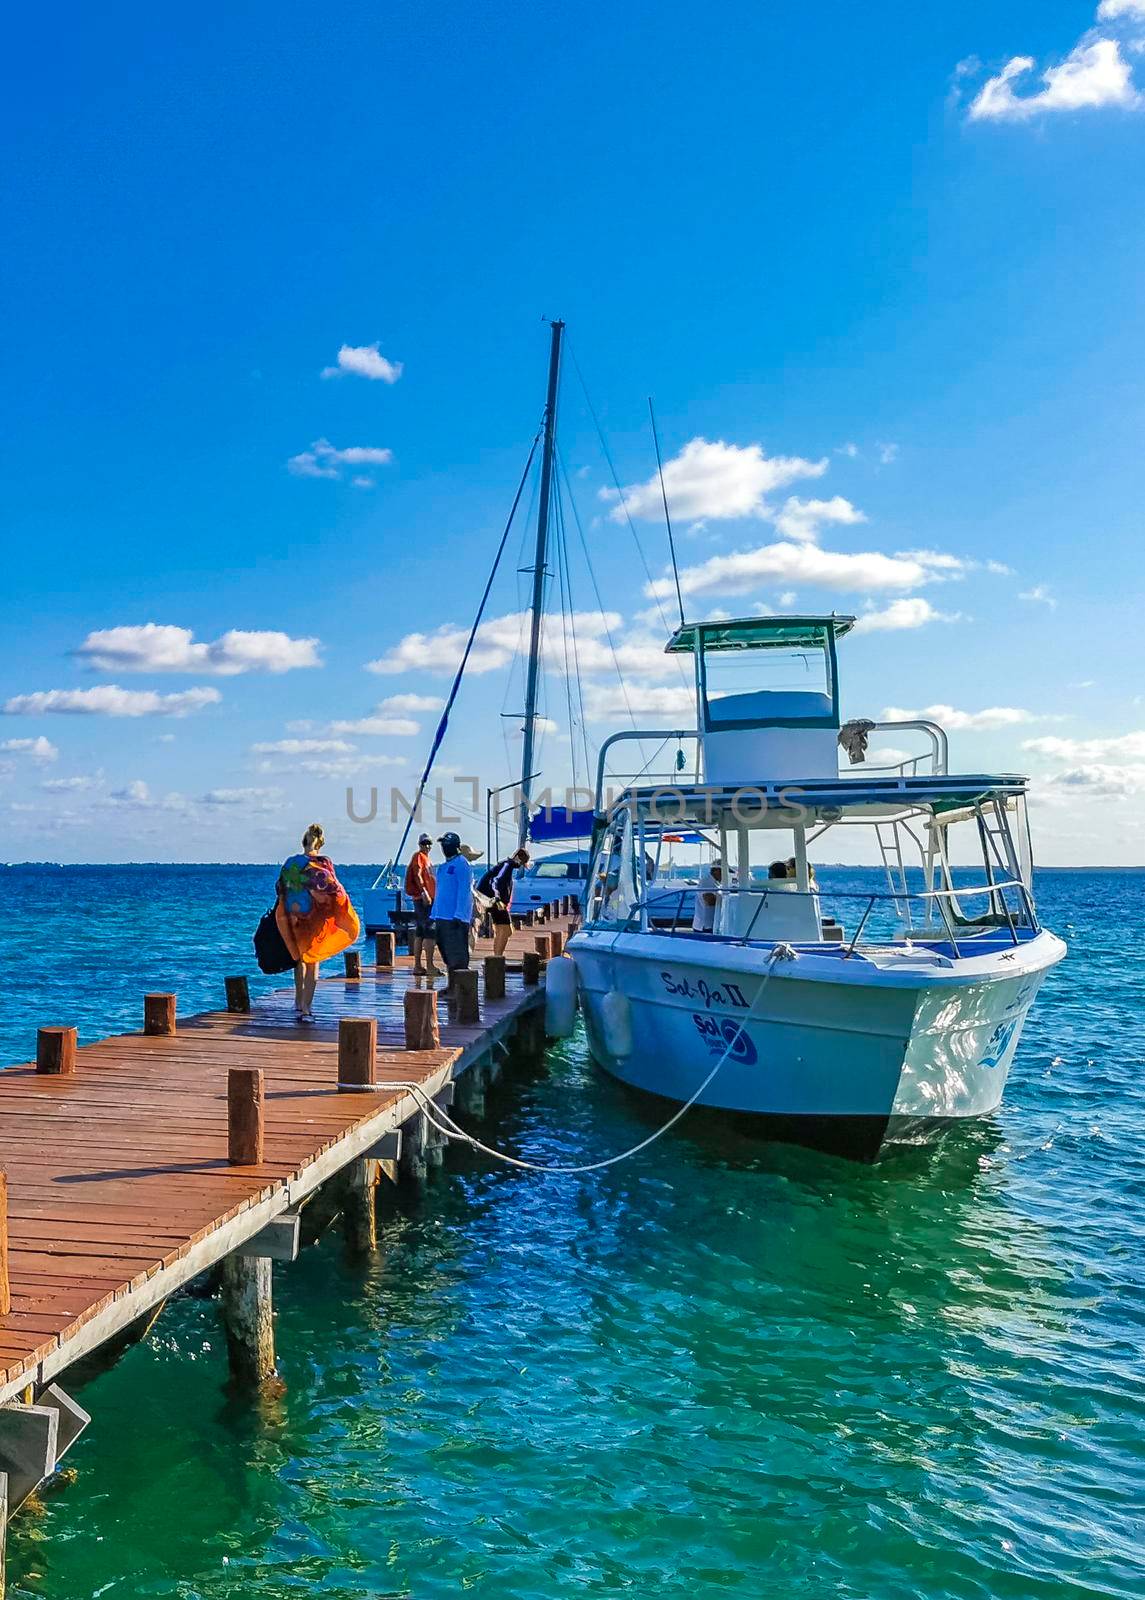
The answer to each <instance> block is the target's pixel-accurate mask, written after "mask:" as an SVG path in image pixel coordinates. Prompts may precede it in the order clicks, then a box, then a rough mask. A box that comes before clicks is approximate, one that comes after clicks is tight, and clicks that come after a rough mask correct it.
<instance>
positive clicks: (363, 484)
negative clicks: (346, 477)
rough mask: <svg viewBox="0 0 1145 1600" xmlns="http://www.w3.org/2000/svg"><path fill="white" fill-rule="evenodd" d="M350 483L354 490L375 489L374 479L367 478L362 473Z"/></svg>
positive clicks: (375, 482)
mask: <svg viewBox="0 0 1145 1600" xmlns="http://www.w3.org/2000/svg"><path fill="white" fill-rule="evenodd" d="M350 482H351V483H352V484H353V485H354V488H355V489H376V488H377V479H376V478H367V477H366V476H365V474H364V473H363V474H361V475H360V476H359V477H356V478H351V479H350Z"/></svg>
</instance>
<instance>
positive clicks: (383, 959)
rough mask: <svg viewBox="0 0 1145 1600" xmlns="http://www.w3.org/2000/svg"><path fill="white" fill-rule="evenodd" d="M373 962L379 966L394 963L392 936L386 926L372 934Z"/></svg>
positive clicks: (389, 965) (390, 965)
mask: <svg viewBox="0 0 1145 1600" xmlns="http://www.w3.org/2000/svg"><path fill="white" fill-rule="evenodd" d="M374 964H375V966H379V967H392V966H393V964H394V936H393V933H392V931H391V930H390V929H388V928H386V929H383V930H382V932H381V933H375V935H374Z"/></svg>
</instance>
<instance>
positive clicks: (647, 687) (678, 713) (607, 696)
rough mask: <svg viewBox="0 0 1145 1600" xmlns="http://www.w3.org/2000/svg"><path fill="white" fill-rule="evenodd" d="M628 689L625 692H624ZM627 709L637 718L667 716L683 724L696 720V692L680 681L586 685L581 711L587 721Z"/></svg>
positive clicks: (620, 714)
mask: <svg viewBox="0 0 1145 1600" xmlns="http://www.w3.org/2000/svg"><path fill="white" fill-rule="evenodd" d="M625 691H627V693H626V692H625ZM629 712H631V714H632V715H633V716H634V717H636V718H637V719H638V720H639V719H641V718H643V719H646V720H648V721H657V720H663V719H665V718H667V719H669V720H670V721H671V722H673V723H674V724H676V725H679V726H682V727H688V728H690V727H693V726H694V725H695V721H696V692H695V690H694V689H689V688H685V687H684V686H683V685H682V684H679V685H677V684H651V683H637V684H626V685H625V686H624V688H621V686H620V684H599V683H590V684H586V685H585V693H584V714H585V717H586V718H587V720H588V721H589V722H605V721H611V720H613V719H615V718H616V717H626V716H628V714H629Z"/></svg>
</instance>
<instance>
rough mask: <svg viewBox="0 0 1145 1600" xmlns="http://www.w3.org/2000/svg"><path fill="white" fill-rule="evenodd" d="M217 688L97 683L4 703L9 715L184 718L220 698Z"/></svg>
mask: <svg viewBox="0 0 1145 1600" xmlns="http://www.w3.org/2000/svg"><path fill="white" fill-rule="evenodd" d="M222 698H223V697H222V695H221V694H220V693H219V691H218V690H217V689H183V690H181V691H180V692H179V693H178V694H157V693H156V691H155V690H154V689H121V688H120V687H119V685H118V684H115V683H104V684H98V685H97V686H96V687H95V688H93V689H39V690H37V691H36V692H35V693H34V694H17V695H13V696H12V698H11V699H10V700H8V701H6V702H5V705H4V710H5V712H6V713H7V714H8V715H9V716H17V717H39V716H44V715H48V714H53V715H54V714H56V713H63V714H79V715H85V716H102V717H184V716H186V715H187V714H188V712H191V711H201V710H202V709H203V707H204V706H213V705H217V704H218V703H219V701H220V700H221V699H222Z"/></svg>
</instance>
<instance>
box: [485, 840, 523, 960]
mask: <svg viewBox="0 0 1145 1600" xmlns="http://www.w3.org/2000/svg"><path fill="white" fill-rule="evenodd" d="M528 865H529V852H528V851H527V850H526V849H525V848H524V847H523V846H522V848H521V849H520V850H514V852H513V854H512V855H511V856H506V857H505V859H504V861H498V863H497V865H496V866H495V867H490V868H489V869H488V871H486V872H484V873H483V874H482V876H481V880H480V882H479V883H478V885H477V889H478V892H479V893H480V894H483V895H486V896H487V897H488V898H489V899H490V900H492V902H493V903H492V905H491V906H490V907H489V920H490V922H492V924H493V954H494V955H495V956H503V955H504V954H505V947H506V945H507V944H508V943H509V935H510V934H511V933H512V931H513V919H512V917H510V915H509V904H510V902H511V900H512V898H513V874H514V873H515V872H516V871H517V869H518V868H519V867H527V866H528Z"/></svg>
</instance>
